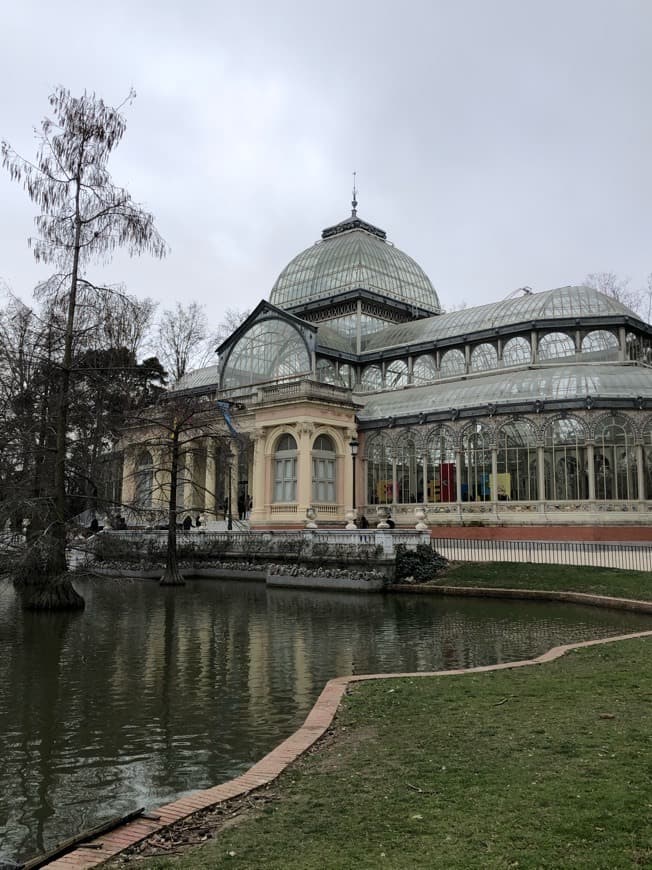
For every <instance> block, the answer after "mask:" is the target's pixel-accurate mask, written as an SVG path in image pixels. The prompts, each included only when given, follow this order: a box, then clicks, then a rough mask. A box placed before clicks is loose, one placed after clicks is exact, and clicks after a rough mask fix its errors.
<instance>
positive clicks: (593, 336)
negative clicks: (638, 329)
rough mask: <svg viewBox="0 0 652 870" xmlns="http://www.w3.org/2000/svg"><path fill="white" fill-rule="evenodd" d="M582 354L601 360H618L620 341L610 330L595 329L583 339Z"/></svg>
mask: <svg viewBox="0 0 652 870" xmlns="http://www.w3.org/2000/svg"><path fill="white" fill-rule="evenodd" d="M582 353H583V354H591V356H593V357H595V358H599V359H614V360H616V359H618V339H617V338H616V336H615V335H614V334H613V332H609V330H608V329H594V330H593V331H592V332H589V333H588V335H585V336H584V338H583V339H582Z"/></svg>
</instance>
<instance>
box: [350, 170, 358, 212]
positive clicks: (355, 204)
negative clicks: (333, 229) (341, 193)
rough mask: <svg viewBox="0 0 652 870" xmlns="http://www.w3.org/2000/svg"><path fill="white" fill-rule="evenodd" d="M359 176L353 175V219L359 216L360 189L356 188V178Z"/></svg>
mask: <svg viewBox="0 0 652 870" xmlns="http://www.w3.org/2000/svg"><path fill="white" fill-rule="evenodd" d="M357 174H358V173H357V172H354V173H353V199H352V200H351V206H352V209H351V217H355V216H356V215H357V214H358V211H357V209H358V189H357V187H356V186H355V177H356V175H357Z"/></svg>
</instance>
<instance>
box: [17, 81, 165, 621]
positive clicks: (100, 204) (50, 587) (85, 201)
mask: <svg viewBox="0 0 652 870" xmlns="http://www.w3.org/2000/svg"><path fill="white" fill-rule="evenodd" d="M134 96H135V94H134V93H133V92H131V93H130V94H129V97H128V101H131V100H132V99H133V97H134ZM50 107H51V115H52V117H47V118H45V119H44V120H43V122H42V124H41V132H40V134H39V136H38V139H39V147H38V150H37V156H36V161H35V162H31V161H29V160H27V159H25V158H24V157H22V156H20V155H19V154H17V153H16V152H15V151H14V150H13V149H12V148H11V146H10V145H9V144H8V143H7V142H5V141H3V142H2V146H1V154H2V164H3V166H4V167H5V168H6V169H7V170H8V171H9V174H10V176H11V178H12V179H13V180H15V181H17V182H20V183H22V184H23V186H24V188H25V190H26V191H27V194H28V196H29V197H30V199H31V200H32V201H33V202H34V203H36V205H37V206H38V207H39V208H40V210H41V213H40V214H39V215H38V216H37V218H36V227H37V230H38V237H37V238H36V239H30V245H31V247H32V249H33V252H34V256H35V258H36V260H37V262H43V263H48V264H52V265H53V266H54V267H55V268H56V270H57V272H56V275H54V276H53V278H52V279H51V280H50V282H48V285H47V289H46V290H45V291H44V293H45V295H47V297H48V299H49V300H50V303H51V304H52V305H53V306H55V307H59V308H60V309H61V311H62V313H63V315H64V319H63V324H62V328H61V339H62V342H61V343H62V347H61V355H60V358H59V359H58V360H57V361H56V362H57V366H56V368H57V377H56V391H55V395H56V398H55V403H56V434H55V445H54V456H55V462H54V485H53V490H54V492H53V507H52V510H51V513H50V516H49V517H48V522H47V525H46V528H45V529H44V530H43V547H42V550H41V552H42V557H41V558H40V560H39V561H38V563H37V564H36V565H35V566H34V571H33V573H32V574H31V576H30V575H29V573H26V574H25V575H24V576H23V578H22V581H23V583H22V586H23V592H24V593H25V594H24V602H25V605H26V606H28V607H31V608H38V609H55V608H61V607H81V606H83V603H84V602H83V598H82V597H81V596H80V595H79V594H78V593H77V592H76V590H75V589H74V587H73V586H72V584H71V583H70V580H69V578H68V577H67V575H66V553H65V551H66V463H67V453H68V404H69V399H70V393H71V379H72V375H73V359H74V342H75V335H76V330H77V326H78V321H79V316H80V315H79V311H83V310H84V308H85V307H86V306H92V304H93V302H94V299H95V298H96V294H97V292H98V288H97V287H95V286H94V285H92V284H91V283H90V281H89V280H88V279H87V277H86V273H85V270H86V268H87V266H88V265H89V264H90V263H91V262H93V261H97V260H102V261H106V260H108V259H110V257H111V256H112V254H113V253H114V251H115V250H116V249H117V248H119V247H125V248H126V249H127V250H128V251H129V253H130V254H131V255H135V254H140V253H143V252H148V253H151V254H152V255H154V256H156V257H163V256H164V255H165V254H166V252H167V246H166V244H165V242H164V241H163V239H162V238H161V236H160V235H159V233H158V231H157V230H156V228H155V226H154V218H153V217H152V215H151V214H149V212H147V211H145V210H144V209H143V208H142V207H141V206H140V205H138V204H137V203H135V202H134V201H133V200H132V199H131V196H130V195H129V193H128V192H127V191H126V190H124V189H123V188H121V187H117V186H116V185H115V184H114V183H113V181H112V179H111V176H110V174H109V171H108V168H107V165H108V161H109V158H110V156H111V153H112V152H113V150H114V149H115V148H116V147H117V145H118V144H119V143H120V141H121V139H122V137H123V135H124V133H125V129H126V122H125V119H124V117H123V115H122V114H121V113H120V109H121V108H122V106H118V107H117V108H114V107H112V106H108V105H106V104H105V103H104V102H103V100H101V99H99V98H98V97H96V96H95V94H88V93H84V94H83V96H81V97H73V96H72V95H71V94H70V92H69V91H68V90H66V89H65V88H62V87H59V88H57V89H56V90H55V92H54V93H53V94H52V95H51V96H50ZM30 581H31V582H30Z"/></svg>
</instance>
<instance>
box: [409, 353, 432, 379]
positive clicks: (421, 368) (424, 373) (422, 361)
mask: <svg viewBox="0 0 652 870" xmlns="http://www.w3.org/2000/svg"><path fill="white" fill-rule="evenodd" d="M436 378H437V367H436V365H435V360H434V357H432V356H431V355H430V354H429V353H424V354H422V356H418V357H416V359H415V360H414V361H413V363H412V383H413V384H429V383H431V382H432V381H434V380H436Z"/></svg>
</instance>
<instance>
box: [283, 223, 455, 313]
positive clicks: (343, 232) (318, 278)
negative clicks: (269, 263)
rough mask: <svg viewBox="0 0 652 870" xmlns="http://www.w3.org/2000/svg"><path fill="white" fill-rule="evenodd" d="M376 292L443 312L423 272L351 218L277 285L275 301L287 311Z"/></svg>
mask: <svg viewBox="0 0 652 870" xmlns="http://www.w3.org/2000/svg"><path fill="white" fill-rule="evenodd" d="M359 288H362V289H364V290H372V291H375V292H376V293H381V294H382V295H383V296H386V297H388V298H390V299H396V300H399V301H400V302H404V303H407V304H412V305H418V306H419V307H420V308H425V309H427V310H428V311H432V312H433V313H437V312H439V311H440V310H441V306H440V304H439V299H438V297H437V293H436V291H435V288H434V287H433V286H432V284H431V282H430V279H429V278H428V276H427V275H426V273H425V272H424V271H423V269H422V268H421V267H420V266H419V265H418V264H417V263H416V262H415V261H414V260H413V259H412V258H411V257H408V255H407V254H404V253H403V251H401V250H399V249H398V248H396V247H394V245H392V244H391V243H390V242H388V241H386V238H385V232H384V230H381V229H379V228H378V227H375V226H374V225H373V224H369V223H367V222H366V221H363V220H361V219H360V218H359V217H357V214H356V213H355V209H354V213H353V214H352V215H351V217H350V218H348V219H346V220H344V221H341V222H340V223H339V224H335V225H334V226H332V227H327V228H326V229H325V230H324V231H323V233H322V240H321V241H320V242H317V243H316V244H314V245H313V246H312V247H311V248H307V249H306V250H305V251H302V252H301V253H300V254H299V255H298V256H296V257H295V258H294V259H293V260H291V262H290V263H288V265H287V266H286V267H285V269H283V271H282V272H281V274H280V275H279V277H278V278H277V280H276V283H275V284H274V287H273V288H272V292H271V293H270V297H269V301H270V302H271V303H272V304H274V305H278V306H279V307H281V308H292V307H293V306H295V305H301V304H303V303H306V302H309V301H314V300H317V299H330V298H332V297H333V296H336V295H337V294H338V293H342V292H344V291H347V290H357V289H359Z"/></svg>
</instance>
